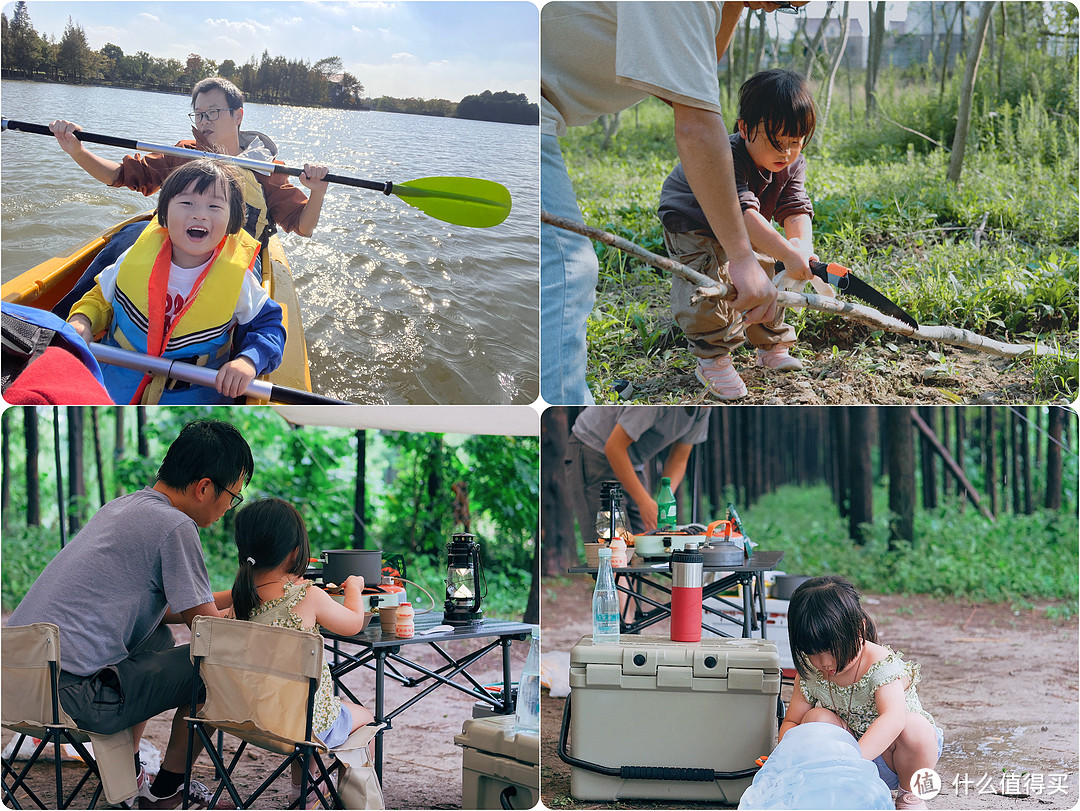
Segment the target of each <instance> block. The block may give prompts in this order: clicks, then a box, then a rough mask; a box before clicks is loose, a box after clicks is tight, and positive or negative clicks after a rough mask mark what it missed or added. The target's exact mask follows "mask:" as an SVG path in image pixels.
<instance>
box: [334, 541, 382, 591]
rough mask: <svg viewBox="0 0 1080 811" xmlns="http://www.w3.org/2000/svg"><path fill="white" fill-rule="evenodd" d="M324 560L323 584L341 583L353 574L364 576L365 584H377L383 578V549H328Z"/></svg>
mask: <svg viewBox="0 0 1080 811" xmlns="http://www.w3.org/2000/svg"><path fill="white" fill-rule="evenodd" d="M319 560H321V561H322V565H323V567H322V580H323V585H327V584H329V583H336V584H337V585H339V586H340V585H341V584H342V583H344V582H345V580H346V578H348V576H349V575H351V574H356V575H360V577H362V578H364V585H365V586H377V585H378V584H379V582H380V581H381V580H382V550H380V549H326V550H324V551H323V553H322V555H321V556H320V558H319Z"/></svg>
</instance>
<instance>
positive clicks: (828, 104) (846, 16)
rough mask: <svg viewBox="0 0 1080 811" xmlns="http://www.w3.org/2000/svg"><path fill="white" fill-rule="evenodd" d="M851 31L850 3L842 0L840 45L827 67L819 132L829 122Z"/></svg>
mask: <svg viewBox="0 0 1080 811" xmlns="http://www.w3.org/2000/svg"><path fill="white" fill-rule="evenodd" d="M850 31H851V3H850V2H849V0H844V13H843V16H842V17H841V18H840V44H839V45H838V46H837V48H836V53H834V54H833V56H832V64H830V65H829V81H828V84H827V85H826V89H825V109H824V111H823V113H822V115H821V124H820V127H821V129H820V132H822V133H824V132H825V126H826V124H827V123H828V121H829V111H830V110H831V109H832V100H833V89H834V87H835V86H836V72H837V71H838V70H839V69H840V62H841V60H843V58H844V54H846V53H847V44H848V34H849V33H850Z"/></svg>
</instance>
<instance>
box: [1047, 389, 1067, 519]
mask: <svg viewBox="0 0 1080 811" xmlns="http://www.w3.org/2000/svg"><path fill="white" fill-rule="evenodd" d="M1064 423H1065V409H1063V408H1061V407H1060V406H1050V414H1049V425H1048V426H1047V429H1046V434H1047V436H1046V496H1045V498H1044V499H1043V504H1044V505H1045V506H1046V509H1048V510H1060V509H1061V485H1062V473H1061V439H1062V436H1061V435H1062V430H1061V429H1062V426H1063V425H1064Z"/></svg>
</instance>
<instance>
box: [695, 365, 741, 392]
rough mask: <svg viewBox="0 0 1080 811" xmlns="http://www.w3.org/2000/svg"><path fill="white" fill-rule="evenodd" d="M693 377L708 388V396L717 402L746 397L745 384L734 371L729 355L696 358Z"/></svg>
mask: <svg viewBox="0 0 1080 811" xmlns="http://www.w3.org/2000/svg"><path fill="white" fill-rule="evenodd" d="M694 376H695V377H697V379H698V380H699V381H700V382H701V384H702V385H704V386H707V387H708V389H709V394H711V395H712V396H713V397H715V398H716V399H717V400H738V399H739V398H741V397H745V396H746V384H745V383H743V382H742V378H741V377H739V373H738V372H736V371H735V366H734V365H733V364H732V363H731V356H730V355H721V356H720V357H718V358H698V362H697V368H696V369H695V370H694Z"/></svg>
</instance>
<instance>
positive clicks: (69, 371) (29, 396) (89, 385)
mask: <svg viewBox="0 0 1080 811" xmlns="http://www.w3.org/2000/svg"><path fill="white" fill-rule="evenodd" d="M4 399H5V400H7V402H8V403H10V404H11V405H113V401H112V398H111V397H109V393H108V392H107V391H105V389H104V388H102V386H101V384H100V383H98V381H97V379H96V378H95V377H94V376H93V375H92V374H90V372H89V371H87V369H86V367H85V366H83V365H82V362H81V361H79V359H78V358H76V357H75V356H74V355H73V354H71V353H70V352H68V351H67V350H66V349H63V348H61V347H59V346H50V347H49V348H48V349H46V350H45V351H44V352H43V353H42V354H41V356H40V357H38V358H37V360H35V361H34V362H33V363H31V364H30V365H29V366H27V367H26V369H24V370H23V373H22V374H21V375H19V377H18V378H16V380H15V382H13V383H12V384H11V385H10V386H9V387H8V389H7V391H5V392H4Z"/></svg>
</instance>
